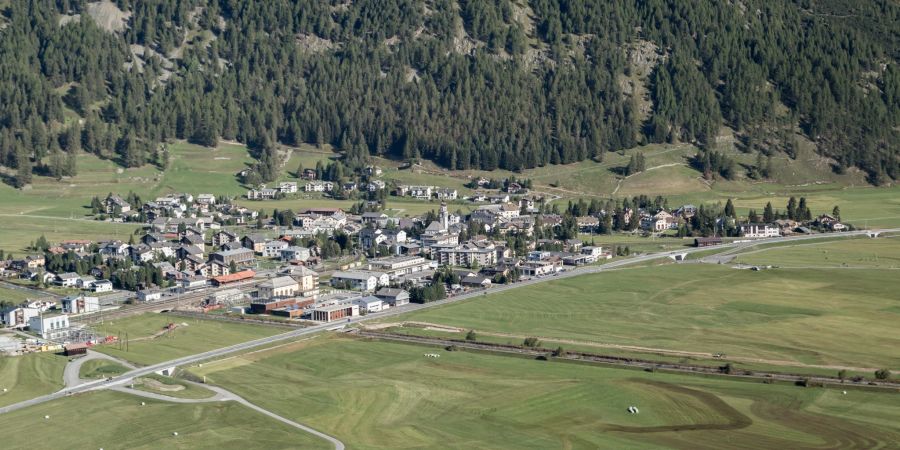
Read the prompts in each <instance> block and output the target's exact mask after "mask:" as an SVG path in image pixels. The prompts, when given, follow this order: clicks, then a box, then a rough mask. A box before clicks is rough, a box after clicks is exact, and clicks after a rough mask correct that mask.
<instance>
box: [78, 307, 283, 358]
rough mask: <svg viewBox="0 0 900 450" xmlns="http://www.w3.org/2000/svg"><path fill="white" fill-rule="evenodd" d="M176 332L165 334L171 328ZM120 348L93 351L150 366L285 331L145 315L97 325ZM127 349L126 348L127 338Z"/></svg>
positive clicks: (109, 347)
mask: <svg viewBox="0 0 900 450" xmlns="http://www.w3.org/2000/svg"><path fill="white" fill-rule="evenodd" d="M169 323H174V324H176V327H175V329H173V330H171V331H166V332H164V328H165V327H166V326H167V325H168V324H169ZM93 328H94V329H95V330H97V331H100V332H101V333H104V334H106V335H109V336H118V337H119V338H120V339H122V341H123V342H122V343H121V344H107V345H99V346H96V347H94V350H96V351H99V352H102V353H106V354H107V355H110V356H114V357H116V358H121V359H124V360H126V361H130V362H132V363H135V364H140V365H151V364H155V363H159V362H163V361H168V360H171V359H175V358H180V357H182V356H188V355H193V354H196V353H202V352H205V351H207V350H213V349H217V348H221V347H227V346H229V345H233V344H237V343H240V342H245V341H250V340H253V339H258V338H262V337H266V336H271V335H274V334H278V333H279V332H282V331H283V330H279V329H277V328H272V327H266V326H261V325H248V324H238V323H231V322H219V321H214V320H197V319H189V318H185V317H179V316H171V315H166V314H156V313H145V314H141V315H139V316H132V317H128V318H123V319H117V320H113V321H106V322H104V323H102V324H97V325H94V326H93ZM126 335H127V337H128V345H127V346H126V345H124V341H125V337H126Z"/></svg>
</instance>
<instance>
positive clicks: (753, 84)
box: [0, 0, 900, 186]
mask: <svg viewBox="0 0 900 450" xmlns="http://www.w3.org/2000/svg"><path fill="white" fill-rule="evenodd" d="M528 3H529V6H530V7H531V9H532V10H533V11H534V14H535V19H536V20H535V25H536V29H535V32H534V35H533V36H526V35H525V30H524V28H523V27H522V24H521V23H520V22H519V21H518V20H517V19H516V18H515V15H516V14H515V13H514V6H513V5H512V4H511V3H510V1H509V0H491V1H482V2H475V1H461V2H452V1H449V0H436V1H433V2H429V4H428V6H427V8H426V2H424V1H423V0H379V1H376V0H360V1H355V2H351V3H348V4H343V5H342V6H341V8H332V6H331V4H330V3H329V2H321V1H317V0H297V1H293V0H269V1H266V2H254V1H250V0H158V1H154V2H133V1H129V0H119V1H117V2H116V4H117V5H118V6H119V7H120V8H123V9H124V10H125V11H127V12H130V13H131V17H130V19H129V21H128V27H127V28H126V30H125V31H123V32H121V33H110V32H107V31H105V30H102V29H100V28H99V27H98V26H97V25H95V24H94V23H93V21H92V20H90V18H89V15H88V14H87V13H86V9H85V5H86V2H85V1H84V0H56V1H53V0H23V1H17V2H9V4H8V5H7V6H5V9H4V11H3V19H2V20H3V21H4V25H5V27H4V28H3V29H2V31H0V34H2V39H0V163H2V164H3V165H4V166H6V167H8V168H9V169H11V170H10V171H7V172H4V173H5V174H7V175H5V176H6V177H7V178H9V181H12V182H13V183H15V184H16V185H18V186H21V185H24V184H27V182H29V181H30V177H31V174H32V173H34V172H36V173H46V174H48V175H51V176H56V177H62V176H66V175H71V174H74V173H75V172H76V170H77V168H76V167H75V164H74V162H75V158H74V155H76V154H77V153H78V152H80V151H87V152H91V153H95V154H97V155H98V156H101V157H103V158H108V159H113V160H115V161H116V162H118V163H119V164H121V165H123V166H126V167H136V166H141V165H144V164H147V163H151V164H156V165H158V166H160V167H161V168H164V167H165V166H166V164H167V162H168V152H167V151H166V150H165V149H164V147H163V146H161V145H160V143H161V142H165V141H167V140H171V139H187V140H190V141H192V142H195V143H198V144H201V145H205V146H210V147H212V146H215V145H216V144H217V143H218V141H219V140H221V139H228V140H238V141H240V142H244V143H246V144H247V145H249V146H250V147H251V149H252V150H253V153H254V156H255V157H256V158H257V160H258V163H257V164H256V165H254V167H253V168H252V170H251V171H250V172H249V173H248V174H247V179H246V180H245V181H248V182H265V181H271V180H273V179H274V178H275V176H276V174H277V172H278V167H279V165H280V162H281V161H280V157H279V154H278V152H277V150H276V148H277V144H279V143H283V144H298V143H301V142H310V143H317V144H326V143H327V144H332V145H334V146H336V147H337V148H338V149H340V150H342V151H344V152H347V154H348V155H351V156H352V158H353V159H357V158H362V157H365V156H367V155H371V154H377V155H383V156H390V157H394V158H405V159H412V158H418V157H422V158H428V159H432V160H435V161H437V162H438V163H440V164H442V165H444V166H445V167H449V168H456V169H470V168H476V169H486V170H491V169H496V168H503V169H510V170H520V169H524V168H530V167H536V166H542V165H546V164H564V163H570V162H575V161H580V160H584V159H587V158H595V159H597V160H601V159H602V158H603V155H604V154H605V153H606V152H607V151H617V150H621V149H627V148H631V147H634V146H636V145H638V144H640V143H644V142H675V141H681V142H693V143H696V144H697V145H699V146H701V148H704V149H705V150H706V151H714V147H715V142H716V140H715V138H716V136H717V133H718V129H719V126H720V125H721V124H722V123H723V122H724V123H726V124H728V125H730V126H732V127H734V128H735V129H737V130H738V131H739V133H742V134H746V135H748V136H749V135H751V134H753V133H756V132H757V131H758V130H759V129H760V127H769V128H773V129H775V128H778V129H784V128H785V126H787V125H789V124H792V123H798V124H799V125H800V126H801V128H802V130H803V132H804V133H805V134H806V135H807V136H808V137H809V138H811V139H812V140H813V141H814V142H815V143H816V144H817V146H818V148H819V150H820V151H821V152H822V153H823V154H825V155H827V156H830V157H832V158H834V159H835V160H836V161H837V166H838V170H843V169H844V168H847V167H851V166H858V167H861V168H863V169H864V170H866V171H867V172H868V173H869V175H870V178H871V180H872V181H873V182H876V183H878V182H882V181H885V180H887V179H896V178H897V176H898V173H900V169H898V164H900V163H898V149H897V146H896V142H898V140H900V139H898V138H900V136H898V134H900V132H898V124H900V69H898V68H897V64H896V58H897V55H898V45H897V42H896V41H897V39H895V38H893V37H892V36H893V35H892V34H891V32H890V31H885V30H893V29H897V24H898V18H900V7H898V6H897V4H896V3H895V2H893V1H892V0H865V1H860V2H854V4H853V5H850V6H846V7H847V8H851V9H852V13H853V15H854V16H855V17H856V18H855V19H854V20H852V21H846V20H843V19H840V18H839V17H835V16H833V15H830V14H817V12H819V11H828V10H829V9H828V8H834V7H835V6H834V5H835V4H837V3H841V4H844V2H837V1H836V0H820V1H812V0H795V1H788V2H766V1H763V0H746V1H744V2H741V3H740V4H728V3H722V2H719V1H715V0H698V1H694V2H679V1H675V0H650V1H643V2H634V1H628V0H611V1H604V2H596V1H592V0H562V1H558V0H530V1H529V2H528ZM457 4H458V5H459V10H458V9H457ZM810 11H812V13H811V12H810ZM749 12H753V13H752V14H751V13H749ZM60 14H67V15H75V14H79V15H80V20H69V21H67V22H66V23H65V24H64V25H60ZM858 23H862V24H863V26H857V24H858ZM460 27H461V28H462V29H463V30H464V31H465V33H466V35H467V37H468V38H469V39H473V40H474V43H473V44H472V46H471V48H465V46H461V45H460V42H461V40H463V41H464V40H465V39H463V38H461V37H460V35H459V32H458V30H459V28H460ZM192 32H202V33H193V34H195V35H197V36H198V37H196V38H193V39H192V40H191V41H190V42H189V44H190V45H188V46H187V47H186V48H183V49H180V57H179V58H177V59H170V58H169V57H170V56H171V54H172V53H171V52H172V51H173V50H175V49H176V48H178V47H179V46H180V45H181V43H182V42H183V40H184V38H185V37H186V36H188V35H192ZM531 37H533V38H536V39H537V44H538V45H537V46H536V47H535V46H534V45H535V44H534V43H529V38H531ZM303 38H314V39H319V40H323V42H326V44H327V48H325V49H308V48H306V47H304V46H302V45H299V44H298V40H301V39H303ZM639 39H640V40H645V41H650V42H652V43H654V44H656V46H657V47H658V48H659V49H660V50H659V52H660V53H661V56H662V58H661V60H660V61H661V62H660V63H659V64H658V65H657V66H656V67H655V68H654V69H653V71H652V73H651V75H650V86H649V87H650V98H651V100H652V101H653V111H652V113H651V114H650V116H649V117H647V118H646V120H642V118H641V117H639V113H638V108H637V99H636V98H634V97H633V96H632V95H630V94H626V93H625V92H623V90H622V88H621V87H620V83H619V80H620V78H621V77H622V76H623V75H627V74H628V73H629V72H630V71H631V70H632V67H631V66H630V65H629V63H628V61H627V58H626V53H625V50H624V48H626V47H627V45H628V44H631V43H634V42H636V41H637V40H639ZM129 45H138V46H142V47H143V51H144V53H145V54H146V55H148V56H146V57H145V58H144V59H143V60H141V61H138V59H137V57H135V56H134V55H133V54H132V52H131V49H130V48H129ZM528 55H537V57H536V58H532V57H529V56H528ZM164 58H165V59H164ZM781 104H783V105H785V106H787V112H786V113H785V112H781V109H782V108H780V107H779V106H780V105H781ZM67 111H72V112H74V113H76V114H78V115H80V116H81V118H82V120H83V124H80V123H79V121H73V120H71V117H67V114H68V112H67ZM786 124H787V125H786ZM784 138H785V139H788V138H789V136H784ZM779 139H781V138H779ZM57 147H58V149H57ZM789 148H791V145H786V146H785V149H789ZM714 159H715V158H714V157H713V156H710V164H711V166H710V167H708V168H706V169H703V170H704V171H707V170H708V171H709V173H710V175H712V174H715V173H718V174H719V175H720V176H723V177H726V178H727V177H729V176H731V175H730V174H731V173H732V171H731V167H729V165H728V164H725V165H723V166H721V167H715V166H716V162H715V161H714ZM704 160H705V157H703V158H702V159H701V162H705V161H704Z"/></svg>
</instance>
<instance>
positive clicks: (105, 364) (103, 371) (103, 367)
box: [78, 359, 128, 380]
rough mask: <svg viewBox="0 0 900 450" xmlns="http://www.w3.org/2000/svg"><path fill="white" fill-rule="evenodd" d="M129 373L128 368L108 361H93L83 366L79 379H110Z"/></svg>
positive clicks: (79, 372)
mask: <svg viewBox="0 0 900 450" xmlns="http://www.w3.org/2000/svg"><path fill="white" fill-rule="evenodd" d="M125 372H128V368H127V367H125V366H123V365H121V364H119V363H117V362H115V361H110V360H108V359H92V360H90V361H87V362H85V363H84V364H82V365H81V369H80V370H79V371H78V377H79V378H81V379H84V380H87V379H91V378H108V377H114V376H116V375H121V374H123V373H125Z"/></svg>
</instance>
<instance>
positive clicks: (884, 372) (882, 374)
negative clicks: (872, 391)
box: [875, 369, 891, 380]
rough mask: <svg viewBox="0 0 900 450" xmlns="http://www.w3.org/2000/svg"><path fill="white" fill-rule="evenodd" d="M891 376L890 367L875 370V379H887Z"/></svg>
mask: <svg viewBox="0 0 900 450" xmlns="http://www.w3.org/2000/svg"><path fill="white" fill-rule="evenodd" d="M890 378H891V371H890V370H888V369H879V370H876V371H875V379H877V380H887V379H890Z"/></svg>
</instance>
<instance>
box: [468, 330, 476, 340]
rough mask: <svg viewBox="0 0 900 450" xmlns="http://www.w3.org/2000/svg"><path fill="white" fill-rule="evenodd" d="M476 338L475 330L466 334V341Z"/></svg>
mask: <svg viewBox="0 0 900 450" xmlns="http://www.w3.org/2000/svg"><path fill="white" fill-rule="evenodd" d="M476 338H477V336H476V335H475V330H469V332H468V333H466V340H467V341H474V340H475V339H476Z"/></svg>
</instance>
